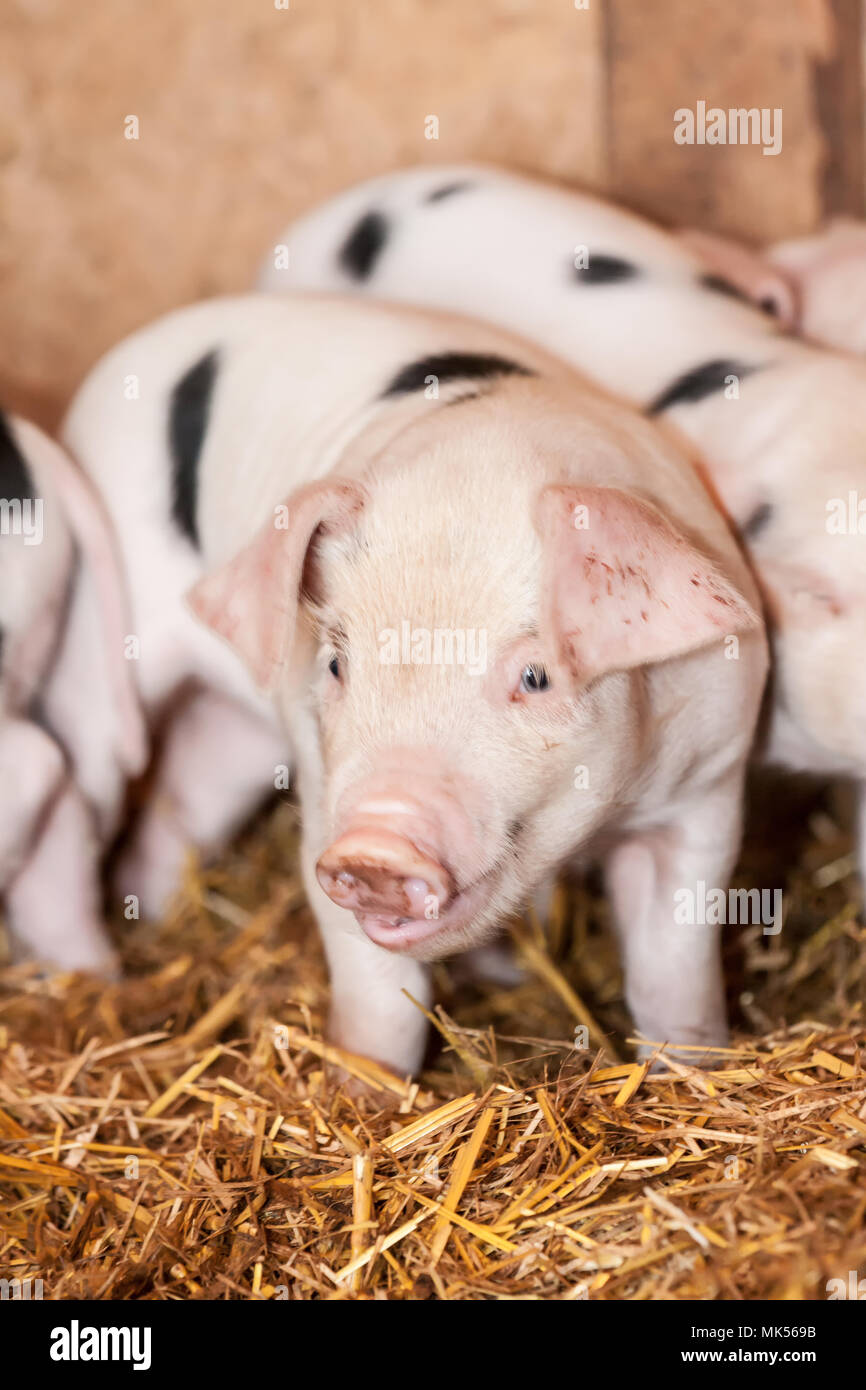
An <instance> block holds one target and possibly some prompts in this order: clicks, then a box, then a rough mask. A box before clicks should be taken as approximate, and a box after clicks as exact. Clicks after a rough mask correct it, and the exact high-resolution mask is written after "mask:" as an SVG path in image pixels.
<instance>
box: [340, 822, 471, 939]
mask: <svg viewBox="0 0 866 1390" xmlns="http://www.w3.org/2000/svg"><path fill="white" fill-rule="evenodd" d="M316 874H317V877H318V880H319V883H320V884H321V886H322V888H323V889H324V890H325V892H326V893H327V895H328V897H329V898H331V899H332V900H333V901H334V902H335V903H336V904H337V905H338V906H339V907H345V908H348V909H349V910H350V911H351V912H358V913H375V914H381V915H384V916H387V917H394V918H409V919H411V920H418V919H423V918H424V916H425V911H426V910H427V909H428V908H429V905H430V902H431V900H435V903H436V908H437V911H441V910H442V908H444V907H445V906H447V904H448V902H449V900H450V899H451V898H452V896H453V894H454V884H453V882H452V879H451V875H450V874H449V873H448V870H447V869H445V868H443V866H442V865H441V864H439V863H438V862H437V861H436V860H435V859H432V858H431V857H430V856H429V855H427V854H424V853H423V852H422V851H421V850H419V849H418V848H417V847H416V846H415V845H414V844H413V843H412V841H411V840H409V839H407V838H406V837H405V836H403V835H398V834H395V833H394V832H393V831H390V830H385V829H383V828H381V827H379V826H375V827H369V828H368V827H364V826H362V827H360V828H357V829H353V830H349V831H347V833H346V834H344V835H341V836H340V838H339V840H336V841H335V842H334V844H332V845H330V846H329V848H328V849H326V850H325V852H324V854H323V855H322V856H321V858H320V859H319V862H318V864H317V865H316Z"/></svg>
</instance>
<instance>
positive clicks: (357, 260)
mask: <svg viewBox="0 0 866 1390" xmlns="http://www.w3.org/2000/svg"><path fill="white" fill-rule="evenodd" d="M387 240H388V222H387V219H386V218H385V217H383V216H382V213H381V212H365V213H364V216H363V217H362V218H361V220H360V222H356V223H355V225H354V227H353V228H352V230H351V232H350V233H349V235H348V236H347V237H346V240H345V241H344V242H343V245H342V246H341V247H340V250H339V252H338V255H337V259H338V260H339V262H340V265H341V266H342V267H343V269H344V270H345V271H346V273H347V274H348V275H351V277H352V279H353V280H368V279H369V278H370V275H371V274H372V273H373V267H374V266H375V264H376V262H377V261H378V259H379V257H380V255H381V254H382V248H383V246H384V245H385V242H386V241H387Z"/></svg>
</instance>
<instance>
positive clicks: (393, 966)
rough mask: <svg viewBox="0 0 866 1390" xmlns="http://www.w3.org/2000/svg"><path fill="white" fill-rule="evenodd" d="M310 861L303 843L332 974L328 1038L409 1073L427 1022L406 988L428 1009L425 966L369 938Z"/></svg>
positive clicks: (417, 1064)
mask: <svg viewBox="0 0 866 1390" xmlns="http://www.w3.org/2000/svg"><path fill="white" fill-rule="evenodd" d="M314 860H315V856H314V855H313V854H312V853H311V851H310V849H309V846H305V847H304V849H303V850H302V862H303V868H304V882H305V887H306V890H307V894H308V897H309V899H310V903H311V904H312V906H313V910H314V912H315V914H316V920H317V922H318V924H319V931H320V932H321V935H322V943H323V945H324V948H325V955H326V957H327V960H328V969H329V972H330V976H331V1012H330V1016H329V1020H328V1038H329V1040H330V1041H331V1042H333V1043H335V1044H336V1045H337V1046H338V1047H342V1048H344V1049H345V1050H346V1051H347V1052H355V1053H358V1054H359V1055H360V1056H362V1057H369V1058H371V1059H372V1060H373V1061H375V1062H379V1063H381V1064H382V1065H383V1066H385V1067H389V1068H390V1069H391V1071H394V1072H396V1073H397V1075H398V1076H410V1075H413V1074H415V1073H416V1072H418V1071H419V1070H420V1068H421V1064H422V1062H423V1060H424V1049H425V1046H426V1042H427V1020H426V1018H425V1017H424V1015H423V1013H422V1012H421V1010H420V1009H419V1008H417V1007H416V1005H415V1004H413V1003H412V1000H411V999H409V998H407V995H406V994H405V993H404V990H405V991H407V992H408V994H411V995H412V998H414V999H417V1000H418V1003H419V1004H423V1006H424V1007H425V1008H429V1006H430V1001H431V984H430V972H429V969H428V967H427V966H426V965H423V964H421V963H420V962H419V961H415V960H412V959H411V958H410V957H408V956H404V955H398V954H393V953H391V952H390V951H386V950H384V949H383V948H382V947H381V946H374V945H373V943H372V942H370V941H367V940H366V938H365V937H363V936H362V935H361V933H360V929H359V928H358V927H357V926H356V925H355V922H354V920H353V918H352V914H351V913H350V912H347V911H346V910H345V908H342V907H337V906H336V905H335V904H334V903H333V902H331V900H330V898H328V897H327V896H326V895H325V893H323V891H322V889H321V888H320V887H319V883H318V880H317V879H316V872H315V863H314Z"/></svg>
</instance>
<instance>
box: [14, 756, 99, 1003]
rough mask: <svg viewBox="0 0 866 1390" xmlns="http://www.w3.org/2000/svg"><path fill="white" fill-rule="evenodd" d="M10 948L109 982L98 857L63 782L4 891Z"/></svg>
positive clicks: (79, 803) (85, 820) (88, 826)
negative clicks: (14, 947) (100, 977)
mask: <svg viewBox="0 0 866 1390" xmlns="http://www.w3.org/2000/svg"><path fill="white" fill-rule="evenodd" d="M6 915H7V919H8V923H9V929H10V932H11V934H12V938H13V944H14V945H15V946H16V947H17V948H18V949H19V951H21V953H22V954H28V955H30V954H32V955H34V956H37V957H38V958H39V959H40V960H45V961H48V962H49V963H50V964H51V965H54V966H56V967H58V968H59V969H61V970H87V971H91V972H92V973H93V974H97V975H103V976H106V977H108V978H114V977H115V976H116V975H117V973H118V966H117V958H116V955H115V952H114V949H113V947H112V945H111V942H110V940H109V937H108V933H107V931H106V929H105V926H104V924H103V921H102V915H101V912H100V889H99V854H98V844H97V839H96V835H95V832H94V828H93V823H92V818H91V815H90V812H89V810H88V808H87V806H86V805H85V803H84V801H83V799H82V797H81V794H80V792H79V791H78V790H77V788H76V787H75V785H74V783H73V782H72V781H71V780H67V781H66V782H64V784H63V785H62V787H61V788H60V790H59V791H58V792H57V795H56V797H55V798H54V799H53V801H52V803H51V805H50V808H49V809H48V811H47V814H46V816H45V818H44V820H43V822H42V824H41V827H40V830H39V832H38V834H37V836H36V839H35V840H34V842H33V843H32V845H31V846H30V849H29V852H28V854H27V856H26V859H25V861H24V865H23V867H22V868H21V869H20V870H19V872H18V874H17V875H16V877H15V878H14V879H13V881H12V882H11V883H10V884H9V886H8V889H7V891H6Z"/></svg>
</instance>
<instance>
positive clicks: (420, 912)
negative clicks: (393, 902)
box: [403, 878, 435, 917]
mask: <svg viewBox="0 0 866 1390" xmlns="http://www.w3.org/2000/svg"><path fill="white" fill-rule="evenodd" d="M403 892H404V893H405V894H406V901H407V903H408V905H409V911H410V913H411V915H412V916H413V917H423V916H424V915H425V910H426V908H427V905H428V899H429V898H431V897H435V894H434V893H433V890H432V889H431V888H430V885H429V884H428V883H427V882H426V880H425V879H423V878H404V880H403Z"/></svg>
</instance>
